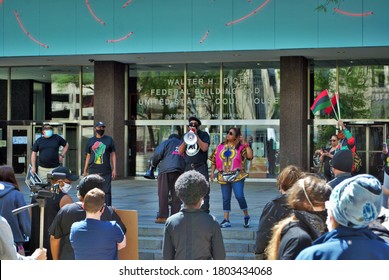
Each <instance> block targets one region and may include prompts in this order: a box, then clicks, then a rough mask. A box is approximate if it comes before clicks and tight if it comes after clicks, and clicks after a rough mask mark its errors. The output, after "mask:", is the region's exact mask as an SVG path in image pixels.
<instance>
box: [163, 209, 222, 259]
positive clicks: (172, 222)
mask: <svg viewBox="0 0 389 280" xmlns="http://www.w3.org/2000/svg"><path fill="white" fill-rule="evenodd" d="M162 254H163V259H164V260H210V259H214V260H224V259H225V258H226V252H225V249H224V242H223V237H222V233H221V230H220V225H219V223H218V222H217V221H216V220H215V218H214V217H213V216H211V215H210V214H208V213H206V212H204V211H203V210H202V209H186V208H184V209H181V211H180V212H178V213H176V214H174V215H173V216H170V217H169V218H168V219H167V221H166V224H165V232H164V239H163V246H162Z"/></svg>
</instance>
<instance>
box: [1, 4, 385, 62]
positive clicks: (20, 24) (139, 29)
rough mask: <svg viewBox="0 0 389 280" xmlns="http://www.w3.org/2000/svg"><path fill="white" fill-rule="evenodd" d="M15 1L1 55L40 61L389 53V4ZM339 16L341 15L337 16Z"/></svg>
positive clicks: (8, 8)
mask: <svg viewBox="0 0 389 280" xmlns="http://www.w3.org/2000/svg"><path fill="white" fill-rule="evenodd" d="M322 2H323V0H251V1H248V0H127V1H126V0H121V1H119V0H55V1H54V0H29V1H26V0H12V1H2V3H1V4H0V9H1V13H0V15H3V16H2V18H1V19H0V23H1V27H0V40H1V42H0V55H1V56H40V55H73V54H110V53H112V54H115V53H143V52H144V53H148V52H155V53H158V52H187V51H215V50H220V51H230V50H268V49H300V48H323V47H333V48H337V47H362V46H387V45H389V34H388V33H389V29H388V28H387V26H388V23H389V1H384V0H345V1H342V2H341V4H340V6H339V7H338V6H331V5H332V4H330V5H329V6H328V11H327V12H318V11H316V7H317V5H319V3H322ZM334 8H337V9H339V10H334Z"/></svg>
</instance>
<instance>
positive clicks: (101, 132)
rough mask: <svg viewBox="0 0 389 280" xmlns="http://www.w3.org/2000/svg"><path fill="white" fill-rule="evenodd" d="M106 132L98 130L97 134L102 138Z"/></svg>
mask: <svg viewBox="0 0 389 280" xmlns="http://www.w3.org/2000/svg"><path fill="white" fill-rule="evenodd" d="M104 132H105V131H104V130H96V133H97V134H98V135H100V136H103V135H104Z"/></svg>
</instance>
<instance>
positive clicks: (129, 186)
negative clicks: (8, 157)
mask: <svg viewBox="0 0 389 280" xmlns="http://www.w3.org/2000/svg"><path fill="white" fill-rule="evenodd" d="M18 181H19V183H20V186H21V189H22V192H23V193H24V195H25V200H26V202H27V203H29V202H30V201H31V198H30V192H29V189H28V188H27V186H26V185H25V183H24V177H23V176H22V175H18ZM157 189H158V188H157V180H148V179H144V178H142V177H141V178H138V177H136V178H133V177H132V178H127V179H120V180H115V181H113V182H112V206H113V207H115V208H117V209H127V210H137V211H138V219H139V224H143V225H144V224H154V220H155V218H156V214H157V211H158V195H157ZM76 192H77V191H76V183H74V184H73V188H72V189H71V190H70V192H69V194H70V195H71V196H72V198H73V200H74V201H77V200H78V199H77V196H76ZM277 194H278V189H277V187H276V184H275V180H274V179H268V180H266V181H265V182H260V183H259V182H253V181H252V179H247V180H246V183H245V196H246V200H247V204H248V207H249V213H250V216H251V227H252V228H253V227H255V228H256V227H258V219H259V216H260V214H261V212H262V209H263V207H264V205H265V204H266V203H267V202H268V201H269V200H270V199H271V198H273V197H275V196H276V195H277ZM210 205H211V208H210V211H211V214H212V215H214V216H215V217H216V218H217V220H218V221H222V220H223V207H222V195H221V190H220V185H219V184H217V183H211V193H210ZM230 220H231V223H232V227H242V225H243V213H242V211H241V210H240V209H239V205H238V202H237V200H236V199H235V197H234V195H233V196H232V200H231V214H230ZM161 226H162V225H161Z"/></svg>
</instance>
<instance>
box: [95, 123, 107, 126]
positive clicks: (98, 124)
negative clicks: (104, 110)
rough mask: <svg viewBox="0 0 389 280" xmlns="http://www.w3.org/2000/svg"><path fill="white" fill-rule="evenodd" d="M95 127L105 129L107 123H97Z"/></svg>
mask: <svg viewBox="0 0 389 280" xmlns="http://www.w3.org/2000/svg"><path fill="white" fill-rule="evenodd" d="M95 127H105V123H103V122H97V123H96V124H95Z"/></svg>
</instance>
